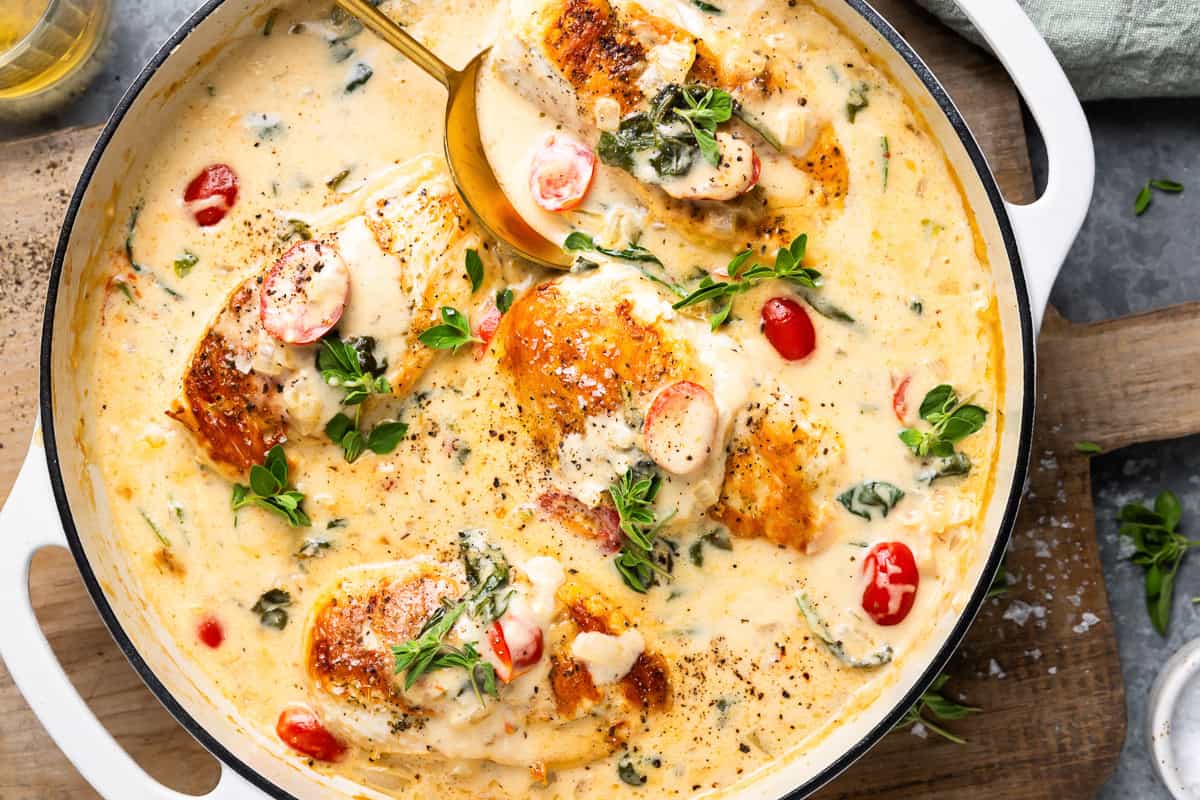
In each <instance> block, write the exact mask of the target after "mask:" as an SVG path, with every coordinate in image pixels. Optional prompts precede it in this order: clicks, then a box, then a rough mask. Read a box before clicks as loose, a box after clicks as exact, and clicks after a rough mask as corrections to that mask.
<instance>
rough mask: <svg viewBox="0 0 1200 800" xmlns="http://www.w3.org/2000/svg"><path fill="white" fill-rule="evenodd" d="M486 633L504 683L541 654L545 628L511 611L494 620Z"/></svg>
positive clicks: (532, 662)
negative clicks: (543, 629)
mask: <svg viewBox="0 0 1200 800" xmlns="http://www.w3.org/2000/svg"><path fill="white" fill-rule="evenodd" d="M487 637H488V644H489V645H491V648H492V654H493V655H494V656H495V657H496V660H495V661H494V662H493V666H495V668H496V677H497V678H499V679H500V680H502V681H504V682H505V683H508V682H509V681H511V680H512V679H513V678H515V677H517V676H518V675H520V674H521V673H522V672H524V671H526V670H528V669H529V668H530V667H532V666H533V665H534V664H536V663H538V661H540V660H541V658H542V629H541V628H540V627H538V626H537V625H535V624H533V623H532V622H530V621H528V620H526V619H524V618H522V617H519V616H517V615H516V614H513V613H511V612H510V613H507V614H505V615H504V616H503V617H501V618H500V619H498V620H496V621H495V622H493V623H492V624H491V627H489V628H488V631H487Z"/></svg>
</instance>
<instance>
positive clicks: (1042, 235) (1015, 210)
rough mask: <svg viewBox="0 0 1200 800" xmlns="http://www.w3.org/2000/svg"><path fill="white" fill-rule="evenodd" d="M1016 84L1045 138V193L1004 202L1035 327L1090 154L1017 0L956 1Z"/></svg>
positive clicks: (1069, 94) (1084, 124)
mask: <svg viewBox="0 0 1200 800" xmlns="http://www.w3.org/2000/svg"><path fill="white" fill-rule="evenodd" d="M955 2H957V3H958V5H959V7H960V8H961V9H962V11H963V13H964V14H966V15H967V17H968V18H969V19H970V20H971V22H972V23H973V24H974V25H975V28H976V29H977V30H978V31H979V33H980V34H982V35H983V38H984V39H986V40H987V43H988V44H989V45H991V48H992V51H993V52H994V53H995V54H996V56H997V57H998V58H999V59H1000V61H1001V63H1002V64H1004V68H1005V69H1007V70H1008V74H1009V75H1010V76H1011V77H1012V79H1013V83H1015V84H1016V85H1017V89H1019V90H1020V92H1021V96H1022V97H1023V98H1024V99H1025V103H1026V104H1027V105H1028V106H1029V110H1030V111H1031V112H1032V113H1033V118H1034V119H1035V120H1036V121H1037V125H1038V128H1039V129H1040V130H1041V132H1042V138H1043V139H1044V140H1045V142H1046V155H1047V158H1048V161H1049V167H1050V175H1049V180H1048V181H1047V183H1046V191H1045V192H1044V193H1043V194H1042V196H1041V197H1040V198H1039V199H1038V200H1037V201H1036V202H1033V203H1031V204H1029V205H1026V206H1022V205H1016V204H1014V203H1005V205H1006V206H1007V207H1008V216H1009V219H1011V220H1012V224H1013V229H1014V230H1015V232H1016V236H1017V246H1018V247H1019V248H1020V251H1021V260H1022V262H1023V263H1024V266H1025V278H1026V281H1027V282H1028V284H1029V300H1030V304H1031V306H1032V308H1033V325H1034V330H1035V331H1036V330H1037V329H1038V328H1040V327H1041V324H1042V315H1043V313H1044V312H1045V310H1046V304H1047V303H1048V302H1049V300H1050V289H1051V288H1052V287H1053V286H1054V279H1055V278H1056V277H1057V276H1058V271H1059V270H1060V269H1062V265H1063V262H1064V261H1065V260H1066V258H1067V252H1068V251H1069V250H1070V249H1071V244H1072V243H1073V242H1074V241H1075V237H1076V235H1078V233H1079V229H1080V227H1082V225H1083V220H1084V217H1086V216H1087V211H1088V206H1090V205H1091V202H1092V189H1093V188H1094V185H1095V180H1096V155H1095V149H1094V147H1093V145H1092V133H1091V129H1090V128H1089V127H1088V121H1087V117H1085V116H1084V113H1083V107H1082V106H1081V105H1080V104H1079V98H1078V97H1077V96H1076V94H1075V90H1074V89H1073V88H1071V83H1070V81H1068V80H1067V76H1066V74H1065V73H1064V72H1063V70H1062V67H1061V66H1060V65H1059V63H1058V60H1057V59H1055V57H1054V53H1053V52H1051V50H1050V46H1049V45H1047V44H1046V41H1045V40H1044V39H1043V38H1042V37H1041V34H1039V33H1038V32H1037V29H1036V28H1035V27H1034V26H1033V23H1032V22H1030V20H1029V17H1027V16H1026V15H1025V12H1024V11H1022V10H1021V7H1020V6H1019V5H1018V4H1017V2H1016V0H955Z"/></svg>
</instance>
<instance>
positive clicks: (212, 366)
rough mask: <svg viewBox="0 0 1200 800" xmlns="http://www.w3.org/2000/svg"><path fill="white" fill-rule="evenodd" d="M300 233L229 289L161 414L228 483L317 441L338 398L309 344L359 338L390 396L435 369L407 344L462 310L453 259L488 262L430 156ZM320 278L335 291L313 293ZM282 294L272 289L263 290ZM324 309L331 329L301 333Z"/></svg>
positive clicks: (460, 268)
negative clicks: (308, 440)
mask: <svg viewBox="0 0 1200 800" xmlns="http://www.w3.org/2000/svg"><path fill="white" fill-rule="evenodd" d="M305 222H306V224H307V227H308V229H309V230H311V231H313V232H317V235H318V236H319V239H318V240H317V241H316V242H315V243H312V244H311V245H310V243H307V242H306V243H302V244H300V245H296V246H294V247H293V248H292V249H291V250H288V251H287V253H285V254H283V255H282V256H281V258H280V260H279V261H278V262H276V263H275V264H273V265H271V266H268V267H266V268H265V269H263V270H262V271H261V272H259V273H258V274H255V275H253V276H252V277H250V278H247V279H246V280H245V281H243V282H242V283H241V284H240V285H239V286H238V287H237V288H236V289H234V291H233V292H232V293H231V294H230V295H229V297H228V299H227V300H226V302H225V304H224V306H223V307H222V308H221V309H220V310H219V311H218V312H217V314H216V316H215V318H214V319H213V321H212V323H211V324H210V325H209V327H208V329H207V330H206V331H205V333H204V335H203V336H202V337H201V340H200V343H199V344H198V345H197V347H196V350H195V352H194V353H193V355H192V358H191V360H190V361H189V362H188V364H187V366H186V368H185V370H184V374H183V378H182V392H181V395H180V397H179V399H177V400H176V401H175V403H174V404H173V405H172V407H171V409H170V410H169V411H168V412H167V413H168V415H169V416H171V417H173V418H175V419H176V420H178V421H179V422H181V423H182V424H183V425H184V426H186V427H187V428H188V429H189V430H190V431H191V432H192V433H193V434H194V435H195V437H196V440H197V443H198V444H199V445H200V446H201V448H202V450H203V451H204V452H205V453H206V455H207V456H208V458H209V459H210V460H211V461H212V462H213V463H214V464H215V465H217V466H218V467H219V468H222V469H224V470H225V471H227V472H229V473H231V474H242V473H244V472H245V471H246V470H247V469H249V467H250V466H251V465H252V464H257V463H260V462H261V461H262V459H263V456H264V454H265V453H266V451H267V450H268V449H270V447H271V446H273V445H275V444H278V443H280V442H282V441H284V440H286V439H289V438H292V439H294V438H296V437H301V436H307V435H314V434H320V432H321V430H322V429H323V427H324V424H325V422H326V421H328V420H329V418H331V417H332V416H333V415H334V414H335V413H337V411H338V407H339V402H340V396H341V393H340V392H338V391H337V390H335V389H333V388H331V387H329V386H327V385H325V382H324V381H323V380H322V378H321V376H320V374H319V373H318V371H317V369H316V357H317V352H318V350H319V348H320V344H319V341H317V340H319V338H320V336H321V335H322V333H324V332H325V331H326V329H327V328H328V329H329V330H335V331H336V332H337V333H338V335H339V336H341V337H342V338H345V339H353V338H355V337H357V336H369V337H370V339H371V342H372V344H373V347H374V348H375V349H374V357H375V360H376V362H377V363H378V364H379V365H380V370H381V373H382V375H383V377H385V378H386V379H387V380H388V382H389V384H390V386H391V389H392V392H393V393H394V394H396V395H401V396H402V395H404V394H406V393H407V392H408V391H409V390H410V389H411V387H412V385H413V383H414V382H415V381H416V380H417V379H418V378H419V377H420V376H421V374H422V373H423V372H424V370H425V369H426V368H427V367H428V366H429V364H430V363H431V362H432V360H433V359H434V358H436V357H437V351H435V350H432V349H430V348H428V347H425V346H423V345H421V344H420V343H419V342H418V341H417V339H418V337H419V336H420V334H421V333H422V332H424V331H425V330H426V329H428V328H429V327H432V326H433V325H436V324H437V323H438V314H439V310H440V308H441V307H442V306H445V305H450V306H461V305H462V304H464V303H465V302H466V300H467V299H468V298H469V297H470V294H471V284H470V281H469V279H468V277H467V275H466V272H465V269H464V260H465V253H466V250H467V249H468V248H470V247H474V248H477V249H479V250H480V251H481V256H482V257H483V258H485V259H487V260H488V261H489V262H490V261H491V256H490V254H488V253H487V252H486V250H484V249H483V248H482V247H481V245H480V238H479V235H478V233H477V232H476V231H475V229H474V225H473V223H472V221H471V219H470V215H469V214H468V213H467V211H466V209H465V208H464V207H463V205H462V202H461V201H460V200H459V197H458V194H457V192H456V191H455V189H454V184H453V182H452V181H451V180H450V177H449V173H448V172H447V170H446V167H445V164H444V162H442V161H441V160H440V159H437V158H433V157H429V156H425V157H419V158H416V159H413V160H412V161H409V162H407V163H405V164H402V165H400V166H399V167H397V168H395V169H393V170H391V171H389V172H388V173H386V174H385V175H384V176H382V177H381V178H380V179H379V180H377V181H375V182H374V183H372V184H371V185H369V186H367V187H365V188H363V189H362V190H360V191H358V192H357V193H355V194H354V195H353V196H352V197H351V198H350V199H348V200H347V201H345V202H343V203H340V204H338V205H336V206H332V207H330V208H327V209H325V210H324V211H322V212H320V213H318V214H316V215H314V216H313V217H312V218H311V219H310V220H306V221H305ZM304 248H308V249H309V250H310V252H309V253H307V254H304V253H301V252H300V251H301V250H302V249H304ZM297 258H301V259H303V258H308V259H309V260H313V259H316V261H317V263H315V265H314V266H313V268H312V270H311V271H310V272H309V273H308V274H306V275H304V276H302V279H289V280H286V281H281V280H280V279H279V272H280V270H281V268H283V267H286V266H288V265H289V264H290V262H291V261H292V260H295V259H297ZM329 264H337V265H338V267H339V268H340V269H344V270H345V272H346V273H347V274H348V277H347V278H343V280H342V283H340V284H338V283H334V284H332V285H324V286H323V285H320V284H319V281H320V280H321V278H320V275H321V273H322V266H325V267H326V271H328V268H329V267H328V265H329ZM306 280H307V281H308V282H307V283H306V282H305V281H306ZM281 283H282V285H283V286H284V289H275V288H273V287H277V286H280V285H281ZM331 295H332V297H331ZM330 308H332V309H333V314H332V318H333V323H332V325H330V324H329V318H328V315H326V316H325V317H324V318H318V319H317V320H315V321H314V320H312V316H313V313H314V309H316V310H317V311H320V312H322V313H323V314H324V312H326V311H327V310H328V309H330ZM318 316H319V317H320V316H321V315H318ZM280 320H283V322H282V323H281V322H280ZM306 322H307V323H308V324H305V323H306ZM281 331H282V333H281ZM305 334H307V335H305ZM314 335H315V339H314V338H313V336H314ZM297 340H299V341H297Z"/></svg>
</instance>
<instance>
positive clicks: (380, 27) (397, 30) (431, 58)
mask: <svg viewBox="0 0 1200 800" xmlns="http://www.w3.org/2000/svg"><path fill="white" fill-rule="evenodd" d="M335 1H336V2H337V4H338V5H339V6H341V7H342V8H344V9H345V10H346V11H349V12H350V13H351V14H353V15H354V16H355V17H357V18H358V21H359V22H361V23H362V24H363V25H365V26H366V27H367V28H369V29H370V30H371V31H372V32H373V33H375V34H376V35H377V36H379V38H381V39H383V40H384V41H385V42H387V43H388V44H390V45H391V46H392V47H394V48H396V49H397V50H399V51H400V52H401V53H403V54H404V55H405V56H407V57H408V59H409V60H410V61H412V62H413V63H414V64H416V65H417V66H418V67H420V68H421V69H422V70H424V71H425V73H426V74H428V75H429V76H430V77H432V78H435V79H437V81H438V82H439V83H441V84H442V85H443V86H445V87H446V88H447V89H449V88H450V86H451V84H452V83H453V82H454V81H455V79H456V78H457V77H458V70H455V69H452V68H451V67H450V66H449V65H447V64H446V62H444V61H442V60H441V59H440V58H438V57H437V56H435V55H434V54H433V52H432V51H430V50H429V48H428V47H426V46H425V45H423V44H421V43H420V42H418V41H417V40H416V39H414V38H413V37H412V36H410V35H409V34H408V32H407V31H405V30H404V28H402V27H400V26H399V25H397V24H396V23H395V22H393V21H392V20H391V19H390V18H389V17H388V16H387V14H384V13H383V12H382V11H380V10H379V9H378V8H376V7H375V6H374V5H372V4H371V2H370V0H335Z"/></svg>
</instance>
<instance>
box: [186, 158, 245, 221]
mask: <svg viewBox="0 0 1200 800" xmlns="http://www.w3.org/2000/svg"><path fill="white" fill-rule="evenodd" d="M237 196H238V177H237V174H236V173H234V171H233V169H232V168H231V167H230V166H229V165H228V164H211V165H209V166H207V167H205V168H204V169H202V170H200V174H199V175H197V176H196V177H194V178H192V182H191V183H189V184H188V185H187V188H186V189H184V192H183V202H184V203H186V204H187V207H188V210H189V211H191V212H192V216H193V217H195V218H196V224H197V225H199V226H200V227H202V228H207V227H209V226H211V225H216V224H217V223H218V222H220V221H221V220H223V219H224V218H225V215H226V214H228V213H229V209H231V208H233V204H234V203H236V202H237Z"/></svg>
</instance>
